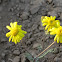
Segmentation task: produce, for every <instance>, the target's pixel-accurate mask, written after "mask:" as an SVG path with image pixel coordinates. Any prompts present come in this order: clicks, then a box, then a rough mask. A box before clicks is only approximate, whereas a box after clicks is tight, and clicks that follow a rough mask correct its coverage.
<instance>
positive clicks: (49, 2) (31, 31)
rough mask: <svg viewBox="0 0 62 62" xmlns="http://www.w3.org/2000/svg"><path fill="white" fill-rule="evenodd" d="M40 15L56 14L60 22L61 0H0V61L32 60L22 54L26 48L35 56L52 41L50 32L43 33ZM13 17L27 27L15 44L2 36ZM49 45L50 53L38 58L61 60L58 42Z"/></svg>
mask: <svg viewBox="0 0 62 62" xmlns="http://www.w3.org/2000/svg"><path fill="white" fill-rule="evenodd" d="M41 16H56V17H57V18H56V19H59V20H60V22H61V25H62V0H0V62H32V61H31V60H30V59H28V58H27V57H25V53H26V52H27V53H28V52H29V53H30V54H31V55H33V56H34V57H36V55H37V54H39V53H40V52H41V51H43V50H44V49H45V48H46V47H47V46H48V45H50V44H51V43H52V42H53V41H54V40H53V38H54V37H53V36H50V35H46V34H45V32H44V28H43V27H42V26H41V21H40V19H41ZM15 21H17V22H18V24H19V25H22V26H23V27H22V29H23V30H25V31H27V34H26V35H25V37H24V38H23V39H22V43H21V42H20V43H18V44H16V45H15V44H14V43H12V42H10V43H9V41H8V38H6V36H5V34H6V33H7V32H8V30H7V29H6V25H9V24H10V22H15ZM39 46H40V47H39ZM53 48H54V49H55V51H54V52H53V53H52V52H50V53H48V54H47V55H45V56H44V57H42V58H40V59H39V60H38V62H62V44H57V43H55V44H54V45H52V47H50V48H49V49H53Z"/></svg>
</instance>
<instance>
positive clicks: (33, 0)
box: [30, 0, 44, 5]
mask: <svg viewBox="0 0 62 62" xmlns="http://www.w3.org/2000/svg"><path fill="white" fill-rule="evenodd" d="M43 2H44V0H31V3H30V4H32V5H42V3H43Z"/></svg>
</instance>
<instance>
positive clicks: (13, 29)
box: [6, 22, 27, 44]
mask: <svg viewBox="0 0 62 62" xmlns="http://www.w3.org/2000/svg"><path fill="white" fill-rule="evenodd" d="M21 27H22V25H17V22H14V23H12V22H11V23H10V26H6V28H7V29H9V30H10V32H8V33H6V37H9V42H10V41H11V40H12V42H14V43H15V44H17V42H20V40H21V39H22V38H23V37H24V36H25V35H24V34H26V33H27V32H26V31H23V30H22V29H21Z"/></svg>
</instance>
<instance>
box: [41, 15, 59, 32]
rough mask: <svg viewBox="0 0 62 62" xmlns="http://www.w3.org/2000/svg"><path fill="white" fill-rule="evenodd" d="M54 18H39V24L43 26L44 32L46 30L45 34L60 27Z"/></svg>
mask: <svg viewBox="0 0 62 62" xmlns="http://www.w3.org/2000/svg"><path fill="white" fill-rule="evenodd" d="M55 19H56V17H55V16H54V17H52V16H50V17H47V16H43V17H41V22H42V26H45V30H47V32H49V31H50V29H52V28H54V27H59V26H60V21H59V20H55Z"/></svg>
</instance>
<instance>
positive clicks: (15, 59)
mask: <svg viewBox="0 0 62 62" xmlns="http://www.w3.org/2000/svg"><path fill="white" fill-rule="evenodd" d="M19 61H20V57H19V56H16V57H15V58H14V59H13V61H12V62H19Z"/></svg>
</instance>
